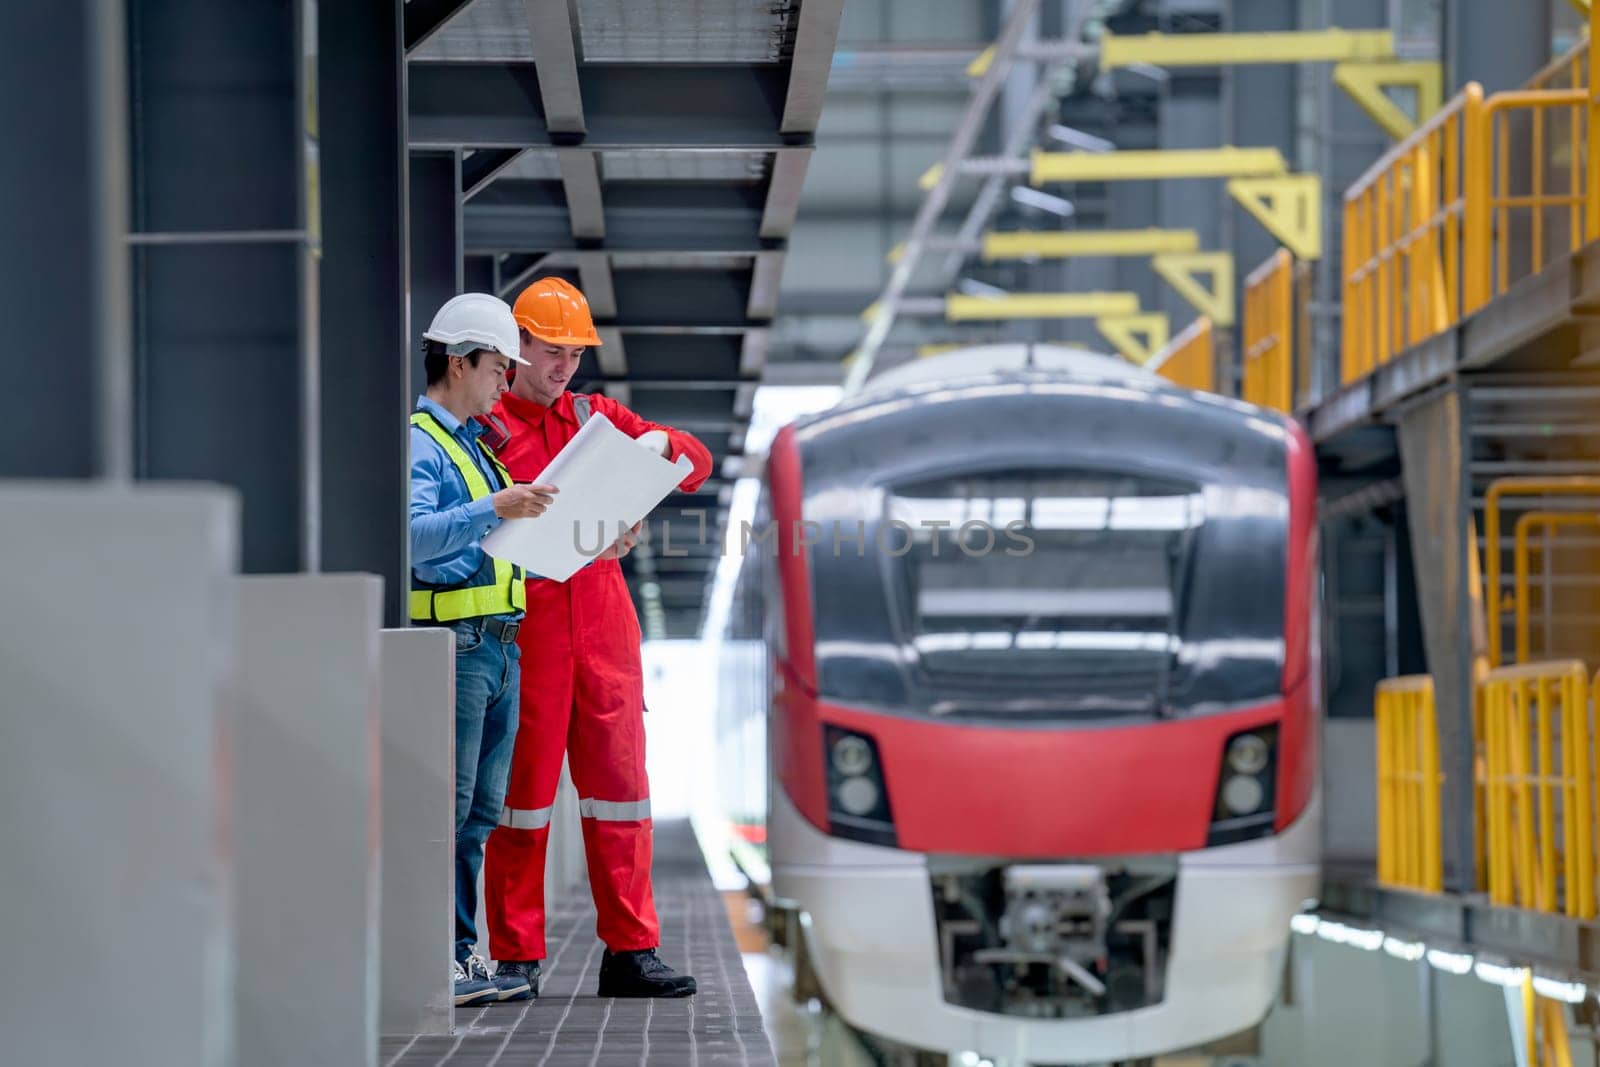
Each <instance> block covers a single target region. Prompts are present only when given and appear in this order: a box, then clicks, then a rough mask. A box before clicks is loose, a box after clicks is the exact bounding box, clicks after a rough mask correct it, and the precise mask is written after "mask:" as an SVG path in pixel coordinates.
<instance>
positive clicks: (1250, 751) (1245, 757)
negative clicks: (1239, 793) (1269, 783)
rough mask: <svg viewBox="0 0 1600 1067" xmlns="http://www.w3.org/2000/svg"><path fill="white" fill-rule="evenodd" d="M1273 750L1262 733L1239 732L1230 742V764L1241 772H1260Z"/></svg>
mask: <svg viewBox="0 0 1600 1067" xmlns="http://www.w3.org/2000/svg"><path fill="white" fill-rule="evenodd" d="M1271 752H1272V750H1271V749H1269V748H1268V747H1267V743H1266V742H1265V741H1263V740H1262V739H1261V735H1260V734H1239V735H1238V736H1237V737H1235V738H1234V739H1233V740H1232V741H1230V742H1228V766H1229V767H1232V768H1233V769H1234V770H1235V771H1236V772H1238V773H1239V774H1260V773H1261V772H1262V771H1263V770H1264V769H1265V768H1266V766H1267V759H1268V758H1269V757H1270V756H1271ZM1252 806H1253V805H1252Z"/></svg>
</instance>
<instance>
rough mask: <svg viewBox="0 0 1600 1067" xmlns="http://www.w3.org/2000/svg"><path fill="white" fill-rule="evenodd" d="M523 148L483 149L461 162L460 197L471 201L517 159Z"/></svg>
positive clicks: (523, 150) (520, 156)
mask: <svg viewBox="0 0 1600 1067" xmlns="http://www.w3.org/2000/svg"><path fill="white" fill-rule="evenodd" d="M525 151H527V149H525V148H485V149H483V150H482V151H478V152H473V153H472V154H471V155H469V156H466V157H465V158H463V159H462V160H461V195H462V197H463V198H464V199H467V200H471V199H472V198H473V197H475V196H477V195H478V194H479V193H481V192H483V191H484V189H486V188H488V186H489V183H490V182H492V181H494V180H495V179H496V178H497V177H499V176H500V172H501V171H503V170H505V169H506V168H507V167H509V166H511V164H513V163H515V162H516V161H517V160H518V159H520V158H522V153H523V152H525Z"/></svg>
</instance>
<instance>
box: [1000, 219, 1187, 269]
mask: <svg viewBox="0 0 1600 1067" xmlns="http://www.w3.org/2000/svg"><path fill="white" fill-rule="evenodd" d="M1199 247H1200V235H1199V234H1198V233H1196V232H1195V231H1193V230H1164V229H1160V228H1158V227H1154V226H1152V227H1150V228H1148V229H1143V230H1009V231H1003V232H1002V231H991V232H989V233H986V234H984V235H983V244H982V253H983V259H984V262H986V263H987V262H993V261H994V260H997V259H1068V258H1071V257H1073V256H1153V255H1158V254H1160V253H1162V252H1193V251H1195V250H1196V249H1198V248H1199Z"/></svg>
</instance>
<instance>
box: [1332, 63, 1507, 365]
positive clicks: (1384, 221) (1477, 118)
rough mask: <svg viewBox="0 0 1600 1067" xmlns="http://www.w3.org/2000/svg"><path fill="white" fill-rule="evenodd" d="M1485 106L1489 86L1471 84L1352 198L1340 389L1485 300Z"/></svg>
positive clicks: (1376, 167)
mask: <svg viewBox="0 0 1600 1067" xmlns="http://www.w3.org/2000/svg"><path fill="white" fill-rule="evenodd" d="M1483 106H1484V101H1483V88H1482V86H1480V85H1478V83H1476V82H1471V83H1469V84H1468V85H1467V87H1466V88H1465V89H1463V90H1462V91H1461V92H1460V93H1458V94H1456V96H1455V98H1454V99H1452V100H1451V101H1450V102H1449V103H1447V104H1446V105H1445V106H1444V107H1443V108H1441V109H1440V110H1439V111H1438V112H1437V113H1436V114H1434V116H1433V117H1432V118H1430V119H1429V120H1428V121H1427V122H1425V123H1423V125H1422V126H1420V127H1419V128H1418V129H1417V131H1416V132H1415V133H1413V134H1412V135H1411V136H1410V137H1408V138H1406V139H1405V140H1404V141H1402V142H1400V143H1399V144H1398V145H1396V146H1395V147H1394V148H1393V149H1391V150H1390V151H1389V152H1388V153H1387V154H1386V155H1384V156H1383V157H1382V158H1381V159H1379V160H1378V161H1377V162H1376V163H1375V164H1373V165H1372V167H1371V168H1369V169H1368V170H1367V172H1366V173H1365V174H1363V175H1362V176H1361V177H1360V178H1359V179H1357V181H1356V182H1355V184H1354V185H1352V186H1351V187H1350V189H1349V190H1348V191H1347V192H1346V193H1345V198H1344V308H1343V311H1344V324H1343V344H1342V346H1341V360H1340V364H1341V365H1340V379H1341V381H1344V382H1347V383H1348V382H1352V381H1355V380H1356V379H1358V378H1361V377H1363V376H1365V375H1367V374H1369V373H1371V372H1372V370H1373V369H1374V368H1376V367H1378V366H1379V365H1381V364H1383V363H1387V362H1388V361H1389V360H1391V359H1393V358H1394V357H1395V356H1396V355H1398V354H1399V353H1400V352H1401V351H1403V350H1404V349H1406V348H1409V347H1411V346H1412V345H1416V344H1419V343H1421V342H1422V341H1426V340H1427V339H1428V338H1430V337H1433V336H1435V335H1436V334H1439V333H1441V332H1443V331H1444V330H1446V329H1448V328H1449V327H1451V326H1453V325H1454V324H1455V323H1457V322H1459V321H1460V319H1461V317H1462V315H1464V314H1466V313H1469V312H1472V311H1475V310H1476V309H1477V308H1479V307H1481V306H1482V305H1483V303H1484V302H1485V301H1486V300H1487V299H1488V293H1487V291H1486V282H1487V276H1486V274H1485V267H1486V261H1487V238H1488V230H1487V227H1486V225H1485V223H1484V220H1483V218H1481V217H1480V216H1482V215H1483V212H1484V208H1486V207H1487V202H1486V201H1485V200H1484V198H1483V196H1482V192H1483V190H1482V188H1481V183H1479V184H1477V185H1475V183H1474V181H1473V180H1472V179H1473V178H1476V177H1483V176H1486V175H1487V173H1488V171H1487V166H1486V163H1485V160H1484V159H1483V153H1484V150H1485V148H1486V145H1485V144H1484V142H1483V137H1482V135H1481V132H1480V131H1481V127H1482V112H1483ZM1474 193H1476V194H1477V195H1476V196H1474V195H1473V194H1474Z"/></svg>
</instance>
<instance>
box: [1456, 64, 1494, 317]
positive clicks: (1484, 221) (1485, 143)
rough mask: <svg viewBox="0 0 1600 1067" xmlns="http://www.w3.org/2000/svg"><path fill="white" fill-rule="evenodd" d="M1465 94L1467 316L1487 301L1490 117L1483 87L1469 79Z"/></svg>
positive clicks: (1464, 270)
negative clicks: (1484, 106) (1484, 105)
mask: <svg viewBox="0 0 1600 1067" xmlns="http://www.w3.org/2000/svg"><path fill="white" fill-rule="evenodd" d="M1462 93H1463V95H1464V97H1465V111H1464V114H1465V118H1464V120H1463V122H1462V127H1463V128H1462V135H1463V138H1464V142H1465V143H1464V144H1463V152H1464V155H1465V157H1466V159H1465V166H1464V169H1465V172H1466V173H1465V176H1464V177H1465V180H1464V182H1463V186H1464V188H1463V189H1462V193H1463V197H1464V204H1463V210H1462V225H1461V229H1462V244H1463V245H1464V246H1465V248H1464V249H1463V259H1464V263H1463V265H1462V279H1461V304H1462V307H1461V313H1462V314H1463V315H1470V314H1472V313H1473V312H1474V311H1477V310H1478V309H1479V308H1481V307H1483V305H1485V304H1487V303H1488V302H1489V245H1490V232H1489V221H1490V216H1489V154H1490V153H1489V142H1490V136H1489V132H1490V131H1489V116H1488V115H1487V113H1485V111H1484V108H1483V86H1481V85H1479V84H1478V83H1477V82H1468V83H1467V87H1466V88H1465V89H1463V90H1462Z"/></svg>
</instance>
